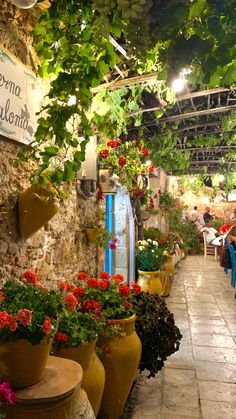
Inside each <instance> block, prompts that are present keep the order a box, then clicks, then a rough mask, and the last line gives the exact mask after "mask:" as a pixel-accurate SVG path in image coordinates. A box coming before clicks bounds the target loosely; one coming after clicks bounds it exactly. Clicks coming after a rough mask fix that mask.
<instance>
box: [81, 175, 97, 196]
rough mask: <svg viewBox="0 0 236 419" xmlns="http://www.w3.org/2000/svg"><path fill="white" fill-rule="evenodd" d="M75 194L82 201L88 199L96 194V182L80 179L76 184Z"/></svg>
mask: <svg viewBox="0 0 236 419" xmlns="http://www.w3.org/2000/svg"><path fill="white" fill-rule="evenodd" d="M77 192H78V194H79V195H80V196H82V197H83V198H84V199H89V198H91V197H92V196H94V195H95V194H96V192H97V181H96V180H88V179H82V180H80V181H79V182H78V184H77Z"/></svg>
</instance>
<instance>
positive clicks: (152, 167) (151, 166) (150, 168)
mask: <svg viewBox="0 0 236 419" xmlns="http://www.w3.org/2000/svg"><path fill="white" fill-rule="evenodd" d="M154 170H155V166H154V164H150V166H149V172H150V173H153V172H154Z"/></svg>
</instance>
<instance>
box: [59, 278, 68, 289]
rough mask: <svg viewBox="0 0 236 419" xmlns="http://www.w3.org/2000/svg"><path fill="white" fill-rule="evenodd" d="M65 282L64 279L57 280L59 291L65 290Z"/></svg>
mask: <svg viewBox="0 0 236 419" xmlns="http://www.w3.org/2000/svg"><path fill="white" fill-rule="evenodd" d="M67 286H68V284H67V282H66V280H65V279H61V281H60V282H59V287H60V290H61V291H67Z"/></svg>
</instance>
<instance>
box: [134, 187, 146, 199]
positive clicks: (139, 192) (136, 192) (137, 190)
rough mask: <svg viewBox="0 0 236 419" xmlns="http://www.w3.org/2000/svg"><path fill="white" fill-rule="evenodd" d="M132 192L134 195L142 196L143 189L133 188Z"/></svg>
mask: <svg viewBox="0 0 236 419" xmlns="http://www.w3.org/2000/svg"><path fill="white" fill-rule="evenodd" d="M134 194H135V195H136V196H140V197H143V196H144V191H143V190H142V189H139V188H137V189H134Z"/></svg>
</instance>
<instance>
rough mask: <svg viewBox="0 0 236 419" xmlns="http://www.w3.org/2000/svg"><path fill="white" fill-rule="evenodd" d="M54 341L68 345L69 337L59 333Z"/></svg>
mask: <svg viewBox="0 0 236 419" xmlns="http://www.w3.org/2000/svg"><path fill="white" fill-rule="evenodd" d="M54 339H55V340H57V341H58V342H61V343H67V342H68V336H67V334H66V333H63V332H57V333H56V334H55V337H54Z"/></svg>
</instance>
